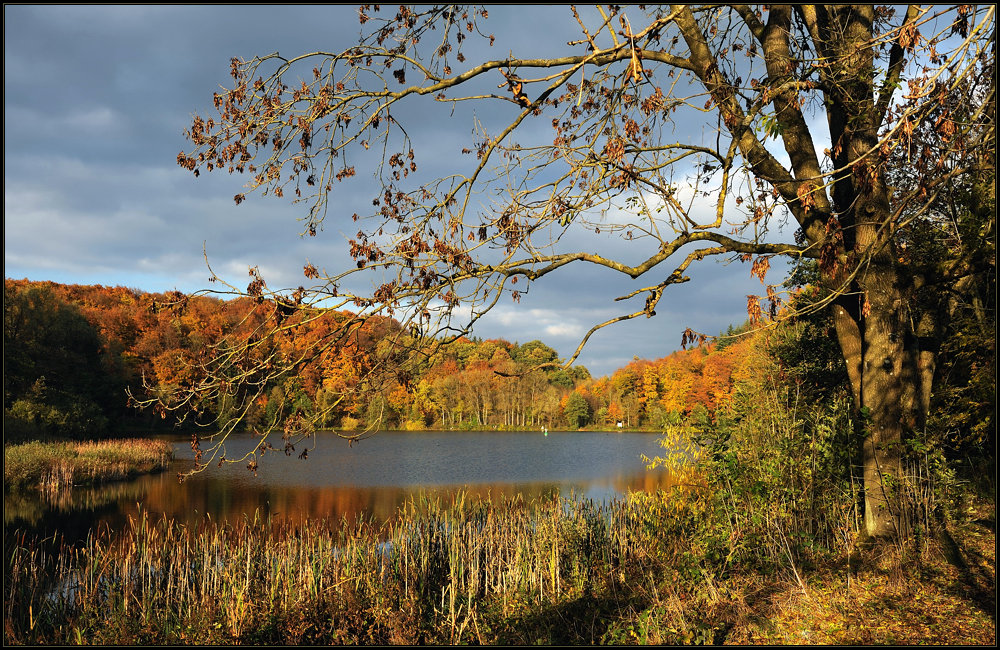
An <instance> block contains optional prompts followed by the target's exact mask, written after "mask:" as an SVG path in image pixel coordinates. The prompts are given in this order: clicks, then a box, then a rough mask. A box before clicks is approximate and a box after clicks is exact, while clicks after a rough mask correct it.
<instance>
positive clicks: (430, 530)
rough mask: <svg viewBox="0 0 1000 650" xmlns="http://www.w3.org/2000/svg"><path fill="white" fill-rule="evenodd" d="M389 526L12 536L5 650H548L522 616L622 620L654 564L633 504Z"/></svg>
mask: <svg viewBox="0 0 1000 650" xmlns="http://www.w3.org/2000/svg"><path fill="white" fill-rule="evenodd" d="M399 514H400V516H399V517H397V518H396V519H394V520H392V521H390V522H386V523H381V524H380V523H376V522H374V521H371V520H365V519H362V520H358V521H355V522H347V521H340V522H335V521H329V520H310V521H306V522H303V523H300V524H294V525H293V524H290V523H287V522H284V521H270V520H266V519H262V518H245V519H244V520H242V521H240V522H238V523H236V524H231V523H217V522H213V521H211V520H208V519H206V520H204V521H203V522H202V523H201V524H199V525H198V526H196V527H188V526H185V525H184V524H179V523H177V522H175V521H173V520H169V519H165V518H164V519H160V520H158V521H154V520H153V519H152V518H151V517H149V516H147V515H145V514H141V515H139V516H138V517H137V518H135V519H132V520H131V521H130V526H129V527H128V528H127V529H126V530H125V531H123V532H121V533H118V534H112V533H110V532H109V531H107V530H105V531H103V532H97V533H92V534H91V535H90V536H89V537H88V538H87V539H86V541H85V542H84V543H82V544H81V545H78V546H69V545H64V544H60V543H58V542H56V541H52V540H48V541H46V540H36V539H29V538H28V537H27V536H24V535H22V536H21V537H20V538H19V539H15V540H14V542H13V543H10V544H8V545H6V546H7V548H6V549H5V551H6V555H7V558H6V560H7V562H6V565H7V566H6V569H7V576H6V579H5V580H4V603H5V611H4V630H5V642H7V643H19V644H34V643H77V642H84V643H102V644H130V643H191V642H195V643H274V644H277V643H286V644H288V643H376V644H390V643H468V642H472V643H497V642H501V643H503V642H515V643H520V642H528V643H531V642H533V641H538V640H541V641H552V640H553V639H552V638H541V639H538V638H532V635H534V636H538V630H539V629H541V628H540V627H539V623H538V622H537V621H535V622H532V620H533V619H532V617H533V616H537V614H538V612H544V611H550V610H551V611H558V610H559V609H560V608H563V607H566V606H573V604H574V603H580V602H587V603H590V606H591V608H592V609H593V610H594V611H595V612H597V611H598V610H600V609H601V608H602V607H604V608H607V607H611V606H620V607H623V606H626V605H627V603H625V602H624V600H625V599H627V594H629V593H634V589H632V588H631V587H630V586H629V585H636V584H640V583H642V582H644V581H646V580H647V577H650V576H652V575H653V573H654V572H655V567H656V566H657V565H658V564H659V563H661V562H664V561H665V559H666V557H667V556H668V555H669V549H667V548H665V546H664V544H663V540H662V539H661V538H659V537H658V535H657V531H656V530H655V526H650V518H649V516H648V508H647V506H646V502H645V501H643V500H635V499H623V500H619V501H614V502H611V503H608V504H598V503H594V502H591V501H585V500H579V499H564V498H557V497H556V498H551V499H545V500H542V501H538V502H532V503H526V502H525V501H524V500H523V499H521V498H519V497H517V498H510V499H503V500H500V501H497V502H494V501H489V500H476V501H474V502H473V501H472V500H471V499H467V498H466V497H465V496H464V495H458V496H457V497H454V498H453V499H451V500H450V501H449V502H447V503H443V502H442V501H441V500H440V499H422V500H417V501H411V502H410V503H408V504H407V505H406V506H404V508H403V509H402V511H401V512H400V513H399ZM598 598H600V599H601V600H600V601H599V600H598ZM609 599H611V600H615V603H610V600H609ZM598 602H601V603H604V604H602V605H597V603H598ZM595 615H596V614H595ZM542 628H544V625H542ZM574 634H575V636H573V637H572V638H573V639H575V640H577V641H582V640H586V635H585V634H582V633H579V632H576V633H574ZM589 640H590V641H591V642H597V641H599V640H600V639H597V638H590V639H589Z"/></svg>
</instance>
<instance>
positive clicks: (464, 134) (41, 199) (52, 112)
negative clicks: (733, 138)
mask: <svg viewBox="0 0 1000 650" xmlns="http://www.w3.org/2000/svg"><path fill="white" fill-rule="evenodd" d="M524 12H531V13H532V16H531V18H532V19H531V20H527V21H525V20H524ZM487 24H488V25H489V27H490V29H492V30H494V31H495V32H496V33H497V34H498V36H500V35H504V38H502V39H498V40H500V41H501V42H502V46H503V47H504V48H505V49H506V48H509V49H510V50H511V51H515V52H516V53H517V55H518V56H524V57H529V56H531V57H534V56H544V55H546V54H551V53H554V52H558V51H560V47H562V48H563V49H564V48H565V43H566V41H567V40H569V39H572V38H575V37H576V36H577V35H576V34H575V33H574V32H573V31H570V30H571V29H572V28H573V27H575V21H574V20H573V18H572V15H571V14H570V13H569V9H568V8H567V7H565V6H562V7H551V6H548V7H546V6H536V7H531V8H525V7H519V8H515V9H511V8H506V9H505V8H503V7H499V6H498V7H491V8H490V19H489V21H488V22H487ZM514 26H516V29H511V28H512V27H514ZM560 29H566V30H567V31H566V33H565V34H562V33H561V32H560ZM358 30H359V25H358V21H357V14H356V11H355V9H353V8H351V7H343V6H282V7H275V6H242V7H240V8H239V9H238V10H234V8H233V7H231V6H229V7H226V6H193V5H187V6H156V7H152V6H89V7H88V6H36V5H32V6H15V5H5V7H4V275H5V277H8V278H15V279H20V278H28V279H30V280H51V281H54V282H61V283H70V284H101V285H105V286H127V287H131V288H136V289H140V290H144V291H150V292H162V291H168V290H172V289H179V290H181V291H184V292H194V291H198V290H203V289H210V288H212V285H211V284H210V283H209V282H208V277H209V275H210V273H209V270H208V268H207V267H206V259H207V261H208V262H209V263H211V266H212V269H213V270H214V271H215V272H216V273H217V274H218V275H220V276H222V277H224V278H226V279H231V280H232V281H233V283H234V284H236V285H240V284H241V283H245V282H246V281H247V269H248V267H250V266H258V267H259V268H260V269H261V271H262V272H263V274H264V275H265V277H266V278H267V279H268V282H269V285H271V286H291V287H294V286H297V285H298V284H300V283H301V282H302V280H301V277H302V268H303V265H304V263H305V262H307V261H308V262H311V263H313V264H315V265H316V266H319V267H324V266H325V267H328V268H330V269H331V270H332V269H334V268H337V264H338V263H339V262H340V261H341V260H343V258H344V257H345V250H346V245H345V240H346V238H347V237H348V236H350V235H349V234H346V235H345V230H346V233H351V232H352V230H351V227H350V225H344V224H338V223H337V222H336V221H334V222H333V223H330V224H328V225H327V227H326V228H324V230H323V231H322V232H321V233H320V234H319V236H317V237H315V238H309V237H306V238H302V237H301V236H300V232H301V223H299V222H298V221H297V219H299V218H301V217H302V216H303V212H304V211H303V209H302V207H301V206H296V205H293V204H292V203H291V201H288V200H285V201H280V200H275V199H272V198H270V197H267V198H265V197H260V196H257V195H251V196H250V197H249V199H248V200H247V201H246V202H245V203H243V204H242V205H239V206H236V205H235V204H234V202H233V196H234V194H237V193H240V192H242V191H244V190H243V184H244V183H245V182H246V179H245V178H241V177H239V176H227V175H220V174H202V175H201V177H200V178H197V179H196V178H194V177H193V176H192V174H191V173H190V172H189V171H186V170H184V169H181V168H180V167H179V166H177V164H176V158H177V154H178V152H179V151H181V150H187V149H188V148H189V145H190V143H189V142H188V141H187V140H186V139H185V138H184V136H183V132H184V130H185V128H187V127H189V126H190V123H191V119H192V116H193V115H194V114H196V113H198V114H201V115H208V114H210V109H211V100H212V93H213V92H215V91H217V90H218V89H219V88H220V86H221V85H223V84H226V83H227V82H228V81H229V80H230V77H229V61H230V59H231V58H232V57H234V56H237V57H242V58H248V59H249V58H251V57H252V56H254V55H259V54H267V53H271V52H280V53H281V54H282V55H284V56H293V55H297V54H301V53H305V52H311V51H317V50H326V51H339V50H341V49H343V48H346V47H347V46H349V45H350V44H352V43H353V42H354V41H355V40H356V38H357V34H358ZM437 111H438V112H437V113H431V112H427V113H426V114H422V113H415V114H414V115H412V116H409V117H410V124H411V125H413V124H414V123H416V124H417V125H418V126H419V127H421V128H425V129H426V132H425V137H426V138H427V139H431V140H433V141H434V142H436V143H437V145H438V147H439V148H440V149H441V151H440V152H439V155H438V156H432V159H433V160H434V161H435V164H443V163H446V162H448V161H449V160H452V159H453V158H452V156H457V153H458V151H457V150H458V149H460V148H461V147H462V146H465V145H466V144H467V139H468V136H469V134H470V133H471V130H472V128H473V125H472V123H471V119H470V118H469V117H468V116H459V117H458V118H455V117H452V118H450V119H444V118H442V116H441V115H440V109H439V108H437ZM411 128H412V127H411ZM699 128H700V127H699ZM452 147H454V148H455V149H456V151H454V152H449V151H448V149H450V148H452ZM345 187H347V186H346V185H345ZM370 198H371V197H370V195H362V194H361V193H358V194H356V195H354V194H346V195H342V196H338V197H337V203H338V205H340V206H343V207H345V208H348V209H349V208H350V206H352V205H363V204H364V203H366V202H369V201H370ZM593 243H594V245H595V246H601V247H602V249H601V252H603V251H604V250H605V248H607V247H612V248H614V247H616V246H617V247H618V248H616V249H615V250H619V249H621V246H622V243H621V242H619V243H608V242H606V241H605V242H593ZM588 245H589V244H588ZM621 252H622V253H623V254H626V255H628V254H631V255H634V256H635V257H634V259H640V257H639V250H636V251H633V252H631V253H630V252H629V251H627V250H624V249H622V251H621ZM646 254H648V251H647V252H646ZM678 261H679V259H678ZM667 272H669V270H668V271H667ZM689 275H691V277H692V281H691V282H689V283H686V284H682V285H676V286H672V287H670V288H668V289H667V292H666V293H665V294H664V297H663V299H662V300H661V302H660V304H659V307H658V308H657V315H656V316H655V317H653V318H649V319H645V318H642V319H636V320H632V321H629V322H626V323H622V324H618V325H615V326H612V327H609V328H605V329H603V330H600V331H599V332H597V333H596V334H595V335H594V336H593V337H592V338H591V340H590V342H589V343H588V345H587V347H586V348H585V350H584V353H583V354H582V355H581V357H580V358H579V360H578V363H580V364H582V365H584V366H586V367H587V368H588V369H589V370H590V371H591V373H592V374H594V375H595V376H596V375H603V374H609V373H611V372H613V371H614V370H615V369H616V368H618V367H621V366H623V365H625V364H626V363H628V362H629V361H631V360H632V359H633V358H635V357H639V358H647V359H655V358H660V357H663V356H665V355H667V354H669V353H670V352H671V351H673V350H676V349H678V348H679V347H680V341H681V333H682V332H683V331H684V329H685V328H687V327H690V328H692V329H694V330H696V331H700V332H704V333H706V334H716V333H719V332H722V331H724V330H725V329H726V328H727V326H729V325H738V324H740V323H742V322H743V321H744V320H745V319H746V298H747V295H748V294H763V293H764V289H763V287H762V286H761V284H760V283H759V282H758V281H757V280H756V279H754V278H752V277H751V276H750V273H749V266H748V265H741V264H738V263H737V264H728V265H727V264H725V263H721V262H714V261H707V262H704V263H702V265H701V266H700V267H698V268H692V269H691V272H690V273H689ZM768 279H769V281H771V282H779V281H780V278H777V277H775V276H772V277H769V278H768ZM640 283H641V284H640ZM650 283H651V282H650V279H649V278H645V279H642V280H640V281H632V280H630V279H628V278H623V277H621V276H620V275H619V274H616V273H614V272H608V271H602V270H601V269H597V268H586V269H578V268H574V269H572V270H565V271H560V272H557V273H554V274H552V275H550V276H546V278H544V281H541V282H537V283H534V284H533V285H532V287H531V290H530V291H529V293H528V294H527V295H526V296H524V297H523V298H522V300H521V301H520V303H519V304H514V303H512V302H506V303H504V302H502V303H500V305H498V307H497V308H495V309H494V310H493V311H492V312H491V313H490V314H489V315H487V316H486V317H485V318H483V319H482V320H481V321H480V322H479V323H478V324H477V326H476V328H475V330H474V334H475V335H476V336H480V337H483V338H505V339H507V340H510V341H517V342H519V343H525V342H527V341H530V340H533V339H540V340H542V341H544V342H545V343H547V344H548V345H550V346H552V347H553V348H555V349H556V350H557V351H558V352H559V353H560V355H562V356H563V357H568V356H569V355H570V354H571V353H572V352H573V350H574V349H575V348H576V346H577V345H578V343H579V342H580V339H581V337H582V336H583V334H584V333H585V332H586V331H587V330H588V329H589V328H590V327H591V326H592V325H594V324H595V323H598V322H601V321H603V320H605V319H607V318H609V317H612V316H615V315H618V314H620V313H623V311H624V310H625V308H624V307H623V306H622V304H621V303H616V302H615V301H614V298H615V297H618V296H621V295H623V294H625V293H628V292H629V291H630V290H631V289H634V288H637V287H638V286H645V285H648V284H650ZM637 300H642V298H638V299H637ZM628 307H629V308H628V311H634V310H637V309H638V308H640V307H641V304H629V305H628Z"/></svg>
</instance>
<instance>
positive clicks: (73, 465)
mask: <svg viewBox="0 0 1000 650" xmlns="http://www.w3.org/2000/svg"><path fill="white" fill-rule="evenodd" d="M3 456H4V463H3V464H4V468H3V469H4V471H3V481H4V489H7V490H24V489H33V488H34V489H40V490H42V491H43V492H53V493H54V492H59V491H61V490H65V489H67V488H71V487H73V486H79V485H95V484H98V483H106V482H110V481H121V480H125V479H128V478H132V477H135V476H138V475H140V474H148V473H151V472H158V471H163V470H164V469H166V468H167V465H168V464H169V462H170V459H171V458H172V456H173V445H171V444H170V443H169V442H166V441H163V440H151V439H142V438H127V439H121V440H101V441H98V442H27V443H24V444H19V445H11V446H7V447H4V452H3Z"/></svg>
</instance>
